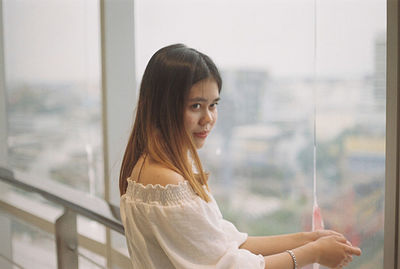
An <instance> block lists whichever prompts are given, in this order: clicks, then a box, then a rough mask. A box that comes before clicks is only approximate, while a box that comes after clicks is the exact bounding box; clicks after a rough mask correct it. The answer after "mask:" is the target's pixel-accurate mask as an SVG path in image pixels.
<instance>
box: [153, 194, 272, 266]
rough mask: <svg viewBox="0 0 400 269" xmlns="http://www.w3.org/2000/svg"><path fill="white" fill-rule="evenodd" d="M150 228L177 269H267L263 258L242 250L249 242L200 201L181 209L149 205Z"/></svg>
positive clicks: (182, 205)
mask: <svg viewBox="0 0 400 269" xmlns="http://www.w3.org/2000/svg"><path fill="white" fill-rule="evenodd" d="M147 210H148V212H147V213H148V218H149V223H150V226H151V227H150V228H151V230H152V232H153V234H154V235H155V237H156V239H157V241H158V243H159V245H160V246H161V248H162V249H163V251H164V252H165V254H166V255H167V256H168V258H169V259H170V261H171V263H172V264H173V265H174V266H175V268H182V269H186V268H202V269H233V268H235V269H236V268H237V269H247V268H256V269H257V268H259V269H261V268H264V265H265V264H264V257H263V256H262V255H255V254H253V253H251V252H250V251H248V250H245V249H239V246H240V245H241V244H242V243H243V242H244V241H245V240H246V239H247V234H245V233H240V232H239V231H237V229H236V227H235V226H234V225H233V224H232V223H230V222H228V221H226V220H224V219H222V218H221V216H220V214H219V212H218V211H216V210H215V209H214V208H213V207H212V206H210V205H209V204H207V203H206V202H204V201H203V200H201V198H199V197H198V198H197V199H195V200H193V201H190V202H185V203H184V204H180V205H173V206H159V205H148V208H147Z"/></svg>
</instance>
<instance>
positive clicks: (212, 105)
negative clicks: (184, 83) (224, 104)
mask: <svg viewBox="0 0 400 269" xmlns="http://www.w3.org/2000/svg"><path fill="white" fill-rule="evenodd" d="M217 106H218V103H214V104H211V105H210V107H211V108H216V107H217Z"/></svg>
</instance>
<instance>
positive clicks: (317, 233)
mask: <svg viewBox="0 0 400 269" xmlns="http://www.w3.org/2000/svg"><path fill="white" fill-rule="evenodd" d="M330 235H336V236H340V237H343V235H342V234H341V233H338V232H335V231H332V230H316V231H313V232H308V236H309V238H311V240H310V241H315V240H318V239H320V238H321V237H324V236H330Z"/></svg>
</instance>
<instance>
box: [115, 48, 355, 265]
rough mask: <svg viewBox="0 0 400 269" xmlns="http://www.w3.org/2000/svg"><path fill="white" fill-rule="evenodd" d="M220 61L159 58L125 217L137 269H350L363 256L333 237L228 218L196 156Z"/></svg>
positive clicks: (211, 111) (131, 146) (148, 77)
mask: <svg viewBox="0 0 400 269" xmlns="http://www.w3.org/2000/svg"><path fill="white" fill-rule="evenodd" d="M221 86H222V81H221V77H220V74H219V72H218V69H217V67H216V66H215V64H214V63H213V61H212V60H211V59H210V58H209V57H208V56H206V55H204V54H203V53H201V52H198V51H196V50H194V49H192V48H188V47H186V46H185V45H182V44H175V45H171V46H167V47H164V48H162V49H160V50H159V51H157V52H156V53H155V54H154V55H153V57H152V58H151V59H150V61H149V63H148V65H147V67H146V70H145V72H144V75H143V79H142V83H141V86H140V96H139V102H138V106H137V112H136V119H135V123H134V127H133V130H132V133H131V136H130V138H129V141H128V145H127V147H126V151H125V155H124V158H123V162H122V167H121V174H120V179H119V187H120V193H121V218H122V222H123V225H124V227H125V235H126V238H127V243H128V249H129V253H130V256H131V260H132V264H133V268H144V269H152V268H160V269H168V268H185V269H186V268H204V269H206V268H207V269H208V268H210V269H211V268H218V269H222V268H224V269H225V268H226V269H228V268H243V269H248V268H249V269H250V268H268V269H278V268H287V269H289V268H290V269H291V268H300V267H302V266H305V265H307V264H311V263H320V264H322V265H325V266H327V267H332V268H341V267H343V266H345V265H347V264H348V263H349V262H350V261H351V260H352V255H360V254H361V251H360V249H359V248H357V247H353V246H352V245H351V244H350V243H349V242H348V241H347V240H346V238H345V237H344V236H343V235H341V234H339V233H337V232H334V231H318V232H303V233H296V234H288V235H278V236H248V235H247V234H246V233H241V232H239V231H238V230H237V229H236V228H235V226H234V225H233V224H232V223H231V222H229V221H227V220H225V219H224V218H223V217H222V215H221V212H220V210H219V208H218V205H217V203H216V202H215V200H214V198H213V196H212V194H211V192H210V190H209V187H208V184H207V181H208V175H207V174H206V173H205V172H204V171H203V168H202V165H201V162H200V159H199V157H198V155H197V149H199V148H201V147H202V146H203V144H204V142H205V140H206V138H207V135H208V134H209V132H210V131H211V130H212V128H213V126H214V125H215V123H216V120H217V115H218V113H217V104H218V100H219V94H220V91H221Z"/></svg>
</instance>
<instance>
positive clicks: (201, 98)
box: [189, 97, 221, 102]
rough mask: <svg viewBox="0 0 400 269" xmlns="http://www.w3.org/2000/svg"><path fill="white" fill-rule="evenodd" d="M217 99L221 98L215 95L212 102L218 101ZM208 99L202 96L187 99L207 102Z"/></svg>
mask: <svg viewBox="0 0 400 269" xmlns="http://www.w3.org/2000/svg"><path fill="white" fill-rule="evenodd" d="M219 100H221V98H220V97H217V98H215V99H214V102H218V101H219ZM207 101H208V99H206V98H204V97H193V98H190V99H189V102H207Z"/></svg>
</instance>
